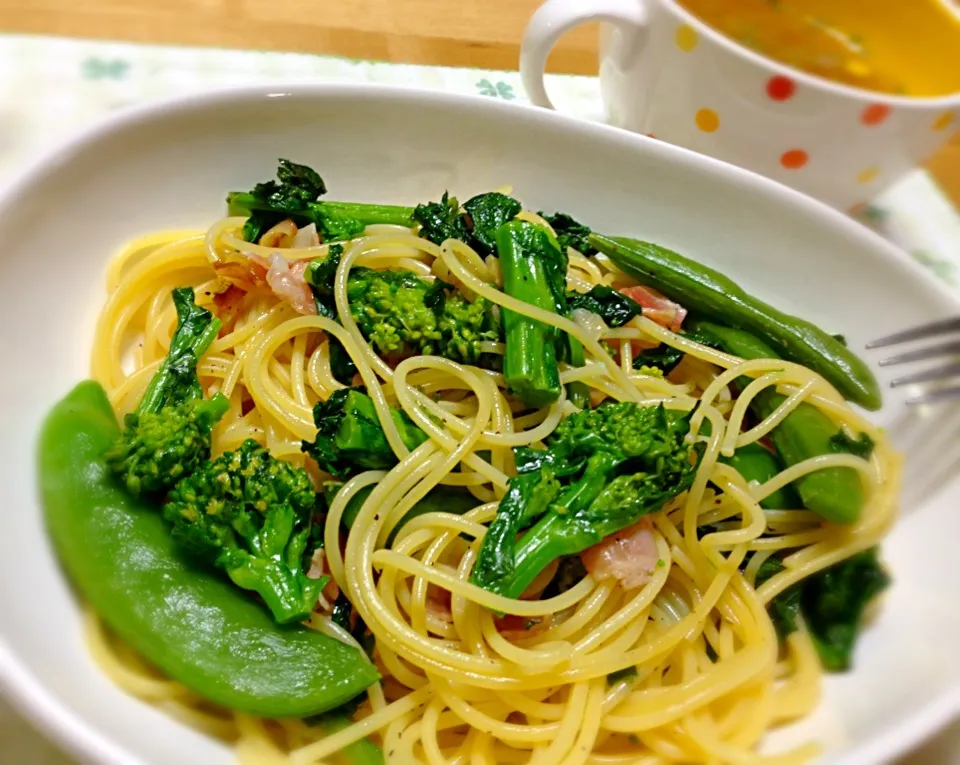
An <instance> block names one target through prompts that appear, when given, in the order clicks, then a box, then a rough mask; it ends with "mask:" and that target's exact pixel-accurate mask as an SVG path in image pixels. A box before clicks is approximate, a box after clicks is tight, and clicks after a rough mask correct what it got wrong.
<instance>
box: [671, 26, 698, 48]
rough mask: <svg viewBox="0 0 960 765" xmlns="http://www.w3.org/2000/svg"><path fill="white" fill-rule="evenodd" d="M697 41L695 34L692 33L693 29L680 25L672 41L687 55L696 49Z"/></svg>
mask: <svg viewBox="0 0 960 765" xmlns="http://www.w3.org/2000/svg"><path fill="white" fill-rule="evenodd" d="M697 40H698V38H697V33H696V32H695V31H694V29H693V27H691V26H688V25H687V24H681V25H680V26H679V27H677V33H676V35H675V36H674V41H675V42H676V43H677V47H678V48H679V49H680V50H682V51H683V52H684V53H689V52H690V51H692V50H693V49H694V48H696V47H697Z"/></svg>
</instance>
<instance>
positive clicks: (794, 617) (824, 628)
mask: <svg viewBox="0 0 960 765" xmlns="http://www.w3.org/2000/svg"><path fill="white" fill-rule="evenodd" d="M783 568H784V567H783V563H782V562H781V561H780V560H779V559H778V558H773V557H771V558H767V559H766V560H765V561H764V562H763V564H762V565H761V566H760V568H759V569H758V571H757V576H756V584H757V586H758V587H759V586H760V585H761V584H763V583H764V582H765V581H766V580H767V579H769V578H770V577H772V576H773V575H774V574H778V573H780V572H781V571H783ZM889 584H890V577H889V575H888V574H887V572H886V571H885V570H884V569H883V566H881V564H880V561H879V558H878V551H877V548H871V549H869V550H865V551H864V552H861V553H857V554H856V555H853V556H851V557H850V558H847V559H846V560H843V561H841V562H840V563H837V564H835V565H833V566H831V567H830V568H827V569H824V570H823V571H821V572H819V573H817V574H814V575H813V576H810V577H808V578H806V579H804V580H803V581H801V582H798V583H797V584H794V585H792V586H790V587H788V588H787V589H786V590H784V591H783V592H781V593H780V594H779V595H777V596H776V597H774V598H773V600H771V601H770V605H769V606H768V610H769V612H770V618H771V619H772V621H773V623H774V626H775V627H776V629H777V634H778V635H779V636H780V638H781V639H784V638H786V637H787V635H789V634H790V633H791V632H793V631H795V630H796V629H798V627H799V618H800V617H801V616H802V617H803V621H804V624H805V625H806V627H807V630H808V631H809V633H810V637H811V639H812V640H813V644H814V646H815V647H816V649H817V654H818V655H819V656H820V662H821V663H822V664H823V667H824V669H826V670H827V671H828V672H841V671H844V670H847V669H849V668H850V665H851V663H852V660H853V650H854V647H855V644H856V640H857V636H858V635H859V633H860V628H861V622H862V620H863V614H864V611H865V610H866V607H867V605H868V604H869V603H870V602H871V601H872V600H873V599H874V598H875V597H876V596H877V595H879V594H880V593H881V592H883V591H884V590H885V589H886V588H887V587H888V586H889Z"/></svg>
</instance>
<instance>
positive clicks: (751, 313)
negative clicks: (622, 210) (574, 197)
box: [588, 234, 883, 411]
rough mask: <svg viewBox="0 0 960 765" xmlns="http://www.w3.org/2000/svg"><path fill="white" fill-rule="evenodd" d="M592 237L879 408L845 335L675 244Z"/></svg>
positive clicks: (677, 293) (684, 301)
mask: <svg viewBox="0 0 960 765" xmlns="http://www.w3.org/2000/svg"><path fill="white" fill-rule="evenodd" d="M588 241H589V243H590V244H591V245H593V246H594V247H595V248H596V249H597V250H599V251H600V252H602V253H604V254H605V255H607V256H608V257H609V258H610V259H611V260H612V261H613V262H614V263H616V264H617V266H618V267H619V268H620V269H622V270H623V271H624V273H626V274H629V275H630V276H632V277H634V278H635V279H637V280H638V281H640V282H641V283H642V284H646V285H647V286H649V287H653V288H655V289H657V290H659V291H660V292H662V293H663V294H664V295H666V296H667V297H668V298H670V299H671V300H676V301H677V302H678V303H680V304H681V305H683V306H684V307H685V308H686V309H688V310H689V311H690V312H691V313H694V314H697V315H700V316H704V317H706V318H708V319H713V320H714V321H719V322H722V323H723V324H724V325H725V326H728V327H735V328H737V329H742V330H745V331H748V332H750V333H752V334H753V335H755V336H756V337H757V338H760V339H762V340H763V341H764V342H765V343H767V344H768V345H770V346H772V347H773V348H774V349H776V351H777V358H784V359H786V360H787V361H793V362H796V363H797V364H802V365H803V366H805V367H807V368H809V369H812V370H813V371H814V372H817V373H818V374H820V375H822V376H823V377H824V378H825V379H827V380H828V381H829V382H830V384H831V385H833V386H834V387H835V388H836V389H837V390H838V391H840V393H841V394H842V395H843V397H844V398H846V399H847V400H849V401H853V402H854V403H857V404H859V405H860V406H862V407H864V408H865V409H869V410H871V411H876V410H877V409H879V408H880V407H881V405H882V403H883V402H882V397H881V394H880V386H879V385H878V384H877V380H876V378H875V377H874V376H873V373H872V372H871V371H870V368H869V367H868V366H867V365H866V364H865V363H864V361H863V360H862V359H861V358H859V357H858V356H857V355H856V354H854V353H852V352H851V351H850V350H849V349H848V348H847V347H846V346H845V345H844V344H843V343H842V342H840V340H838V339H837V338H835V337H834V336H833V335H830V334H828V333H827V332H824V331H823V330H822V329H820V328H819V327H817V326H816V325H814V324H811V323H810V322H808V321H804V320H803V319H799V318H797V317H796V316H790V315H788V314H785V313H783V312H781V311H778V310H777V309H776V308H774V307H773V306H771V305H768V304H767V303H764V302H763V301H761V300H757V299H756V298H755V297H752V296H751V295H748V294H747V293H746V292H744V291H743V290H742V289H741V288H740V287H739V285H737V284H736V283H734V282H733V281H732V280H730V279H728V278H727V277H726V276H724V275H723V274H721V273H719V272H717V271H714V270H713V269H712V268H707V267H706V266H704V265H701V264H700V263H697V262H695V261H693V260H690V259H689V258H685V257H683V256H682V255H678V254H677V253H675V252H672V251H671V250H668V249H665V248H664V247H660V246H659V245H656V244H650V243H649V242H641V241H638V240H636V239H628V238H626V237H607V236H601V235H600V234H590V236H589V239H588Z"/></svg>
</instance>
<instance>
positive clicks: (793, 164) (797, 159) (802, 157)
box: [780, 149, 810, 170]
mask: <svg viewBox="0 0 960 765" xmlns="http://www.w3.org/2000/svg"><path fill="white" fill-rule="evenodd" d="M809 159H810V158H809V157H808V156H807V152H805V151H804V150H803V149H790V151H785V152H783V154H781V155H780V164H781V165H783V166H784V167H785V168H787V170H799V169H800V168H801V167H803V166H804V165H806V164H807V160H809Z"/></svg>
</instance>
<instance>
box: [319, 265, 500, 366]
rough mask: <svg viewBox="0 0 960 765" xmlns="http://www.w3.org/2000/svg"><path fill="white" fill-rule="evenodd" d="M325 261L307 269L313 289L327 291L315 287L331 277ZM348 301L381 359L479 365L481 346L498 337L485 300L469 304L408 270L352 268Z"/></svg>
mask: <svg viewBox="0 0 960 765" xmlns="http://www.w3.org/2000/svg"><path fill="white" fill-rule="evenodd" d="M325 263H326V261H325V260H323V259H318V260H317V261H314V263H313V264H311V266H310V267H309V268H308V269H307V271H306V274H305V278H306V280H307V283H308V284H310V285H311V286H312V287H313V288H314V289H315V290H321V291H322V290H325V289H328V288H329V285H323V284H321V283H320V282H321V280H323V279H331V278H332V276H331V269H330V268H326V267H324V264H325ZM333 273H334V274H335V273H336V271H335V270H334V271H333ZM347 298H348V300H349V302H350V314H351V316H352V317H353V319H354V321H356V322H357V326H358V328H359V329H360V332H361V334H362V335H363V337H364V338H365V339H366V340H367V342H369V343H370V344H371V345H372V346H373V348H374V350H375V351H376V352H377V353H378V354H379V355H381V356H388V357H394V358H396V357H404V356H412V355H432V356H443V357H444V358H448V359H451V360H452V361H456V362H459V363H461V364H478V363H480V362H481V358H482V356H483V353H484V352H483V349H482V343H484V342H496V341H497V340H499V338H500V328H499V322H498V317H499V309H497V308H496V307H495V306H493V305H491V303H490V302H489V301H488V300H485V299H484V298H482V297H479V296H478V297H477V298H475V299H474V300H473V301H468V300H467V299H466V298H465V297H464V296H463V295H462V294H461V293H460V292H458V291H457V290H456V289H455V288H454V287H452V286H451V285H449V284H446V283H444V282H442V281H440V280H435V281H433V282H432V283H431V282H428V281H426V280H424V279H421V278H420V277H419V276H417V275H416V274H414V273H413V272H412V271H405V270H389V271H375V270H373V269H370V268H362V267H360V268H353V269H351V271H350V276H349V278H348V279H347Z"/></svg>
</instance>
